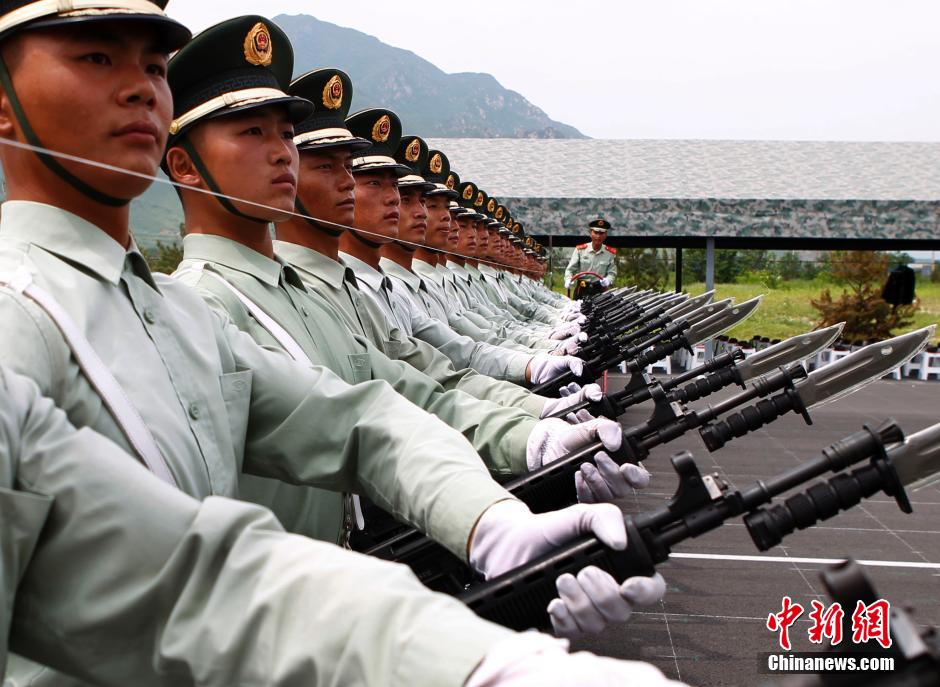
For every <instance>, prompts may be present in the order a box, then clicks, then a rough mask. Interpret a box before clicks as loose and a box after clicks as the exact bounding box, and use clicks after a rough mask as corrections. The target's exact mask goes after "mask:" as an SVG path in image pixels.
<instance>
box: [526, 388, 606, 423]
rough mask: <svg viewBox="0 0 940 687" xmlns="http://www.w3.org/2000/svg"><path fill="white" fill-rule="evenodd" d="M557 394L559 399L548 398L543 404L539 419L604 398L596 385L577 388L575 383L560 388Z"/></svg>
mask: <svg viewBox="0 0 940 687" xmlns="http://www.w3.org/2000/svg"><path fill="white" fill-rule="evenodd" d="M572 387H574V388H572ZM558 394H559V396H561V398H550V399H548V401H547V402H546V403H545V406H544V407H543V408H542V415H541V417H549V416H551V415H557V414H558V413H560V412H561V411H563V410H567V409H568V408H571V407H572V406H576V405H578V404H580V403H584V402H585V401H599V400H601V398H603V396H604V392H603V391H601V388H600V387H599V386H598V385H597V384H585V385H584V386H583V387H581V386H578V384H577V382H571V384H569V385H568V386H563V387H561V389H559V390H558Z"/></svg>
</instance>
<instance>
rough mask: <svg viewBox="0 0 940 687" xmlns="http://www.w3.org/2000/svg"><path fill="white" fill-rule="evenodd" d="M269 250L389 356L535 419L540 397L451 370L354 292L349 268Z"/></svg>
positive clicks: (305, 251)
mask: <svg viewBox="0 0 940 687" xmlns="http://www.w3.org/2000/svg"><path fill="white" fill-rule="evenodd" d="M274 251H275V253H277V255H279V256H281V257H282V258H283V259H284V260H286V261H287V262H288V263H289V264H290V265H291V267H293V268H294V269H296V270H297V272H298V274H300V277H301V279H303V281H304V283H305V284H306V285H307V287H308V288H309V290H310V291H312V292H313V293H315V294H317V295H319V296H321V297H323V298H325V299H327V300H328V301H330V303H331V304H332V305H333V306H334V307H335V309H336V310H338V311H339V312H342V313H344V314H345V317H344V322H345V323H346V324H347V325H348V326H350V327H352V328H353V331H354V332H356V333H362V334H364V335H365V336H366V337H368V338H369V339H370V340H371V341H372V343H374V344H375V345H376V346H378V347H379V349H380V350H382V352H384V353H385V354H386V355H387V356H388V357H389V358H393V359H397V360H403V361H404V362H406V363H408V364H409V365H411V366H412V367H415V368H417V369H418V370H420V371H421V372H424V373H425V374H427V375H428V376H429V377H431V378H432V379H434V380H435V381H437V382H438V383H440V384H441V385H442V386H443V387H444V388H445V389H460V390H461V391H464V392H466V393H468V394H470V395H471V396H474V397H476V398H478V399H481V400H487V401H493V402H494V403H498V404H499V405H503V406H511V407H514V408H521V409H522V410H524V411H525V412H527V413H529V414H530V415H532V416H534V417H540V416H541V413H542V409H543V408H544V407H545V403H546V399H545V398H544V397H542V396H537V395H536V394H531V393H529V392H528V391H526V390H525V389H522V388H521V387H519V386H517V385H515V384H512V383H511V382H504V381H502V380H497V379H492V378H491V377H487V376H486V375H481V374H477V373H476V372H474V371H473V370H470V369H462V370H456V369H454V366H453V364H452V363H451V361H450V359H449V358H448V357H447V356H445V355H444V354H443V353H441V352H440V351H438V350H437V349H436V348H434V347H433V346H431V345H430V344H427V343H425V342H424V341H419V340H416V339H414V338H412V337H408V336H405V335H404V334H403V333H402V332H401V330H399V329H398V328H397V327H396V326H394V325H393V324H392V323H391V322H390V321H389V320H388V318H387V317H386V316H385V315H384V313H383V312H382V311H381V310H380V309H379V307H378V305H377V304H376V303H375V301H374V300H373V299H372V298H371V297H370V296H369V295H366V294H364V293H363V292H362V291H360V290H359V288H358V286H357V284H358V280H357V278H356V277H355V275H353V272H352V270H351V269H350V268H349V267H348V266H346V265H343V264H342V263H339V262H337V261H336V260H333V259H331V258H328V257H327V256H325V255H323V254H322V253H318V252H317V251H315V250H312V249H310V248H305V247H304V246H298V245H296V244H293V243H286V242H284V241H275V242H274Z"/></svg>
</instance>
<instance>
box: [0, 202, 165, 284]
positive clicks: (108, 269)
mask: <svg viewBox="0 0 940 687" xmlns="http://www.w3.org/2000/svg"><path fill="white" fill-rule="evenodd" d="M0 236H4V237H7V238H12V239H16V240H17V241H22V242H23V243H26V244H31V245H34V246H38V247H39V248H42V249H43V250H44V251H47V252H49V253H52V254H53V255H55V256H57V257H59V258H61V259H63V260H65V261H67V262H70V263H72V264H74V265H81V266H82V267H83V268H84V269H85V270H86V271H89V272H92V273H93V274H94V275H95V276H97V277H98V278H99V279H102V280H104V281H106V282H108V283H110V284H112V285H115V286H116V285H117V284H118V282H119V281H120V280H121V273H122V272H123V271H124V262H125V260H127V261H128V262H129V263H130V268H131V270H133V272H134V274H136V275H137V276H138V277H140V278H141V279H142V280H143V281H145V282H146V283H147V284H149V285H150V286H151V287H152V288H153V289H154V290H155V291H156V292H157V293H159V292H160V289H159V288H158V287H157V285H156V283H155V282H154V280H153V276H152V275H151V274H150V269H149V268H148V267H147V262H146V260H144V257H143V255H141V253H140V251H139V250H138V248H137V244H136V242H135V241H134V239H133V237H132V238H131V242H130V246H129V247H128V248H127V250H125V249H124V247H123V246H121V244H119V243H118V242H117V241H115V240H114V239H113V238H111V237H110V236H108V234H106V233H105V232H104V231H103V230H102V229H100V228H99V227H97V226H95V225H94V224H92V223H91V222H88V221H86V220H84V219H82V218H81V217H79V216H78V215H75V214H73V213H71V212H69V211H68V210H63V209H61V208H57V207H55V206H52V205H46V204H45V203H34V202H32V201H26V200H9V201H7V202H5V203H4V204H3V207H2V216H0Z"/></svg>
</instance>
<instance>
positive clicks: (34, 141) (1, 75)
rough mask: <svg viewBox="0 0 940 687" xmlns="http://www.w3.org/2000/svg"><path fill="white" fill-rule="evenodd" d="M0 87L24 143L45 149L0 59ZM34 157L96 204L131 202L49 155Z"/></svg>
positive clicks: (115, 204)
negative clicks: (78, 173) (94, 185)
mask: <svg viewBox="0 0 940 687" xmlns="http://www.w3.org/2000/svg"><path fill="white" fill-rule="evenodd" d="M0 86H2V87H3V90H4V91H5V92H6V94H7V98H9V99H10V107H12V108H13V115H14V116H15V117H16V121H17V122H18V123H19V125H20V129H22V131H23V136H25V137H26V142H27V143H29V144H30V145H31V146H33V147H35V148H45V146H44V145H43V144H42V141H40V140H39V136H37V135H36V132H35V131H34V130H33V127H32V126H31V125H30V123H29V120H28V119H27V118H26V112H25V111H24V110H23V105H22V103H20V99H19V98H18V97H17V95H16V90H15V89H14V88H13V79H12V78H11V77H10V70H9V69H7V65H6V62H4V60H3V58H2V57H0ZM36 156H37V157H38V158H39V159H40V160H41V161H42V163H43V164H44V165H45V166H46V167H47V168H48V169H49V170H51V171H52V172H53V173H54V174H55V175H56V176H58V177H59V178H60V179H62V180H63V181H64V182H66V183H67V184H69V186H71V187H72V188H74V189H75V190H76V191H78V192H79V193H81V194H83V195H85V196H87V197H88V198H91V199H92V200H93V201H95V202H97V203H101V204H102V205H107V206H109V207H114V208H119V207H124V206H125V205H127V204H128V203H130V202H131V199H130V198H126V199H125V198H116V197H115V196H109V195H108V194H107V193H104V192H103V191H99V190H98V189H96V188H94V187H93V186H91V185H89V184H88V183H86V182H84V181H82V180H81V179H79V178H78V177H77V176H75V175H74V174H72V173H71V172H70V171H68V170H67V169H66V168H65V167H63V166H62V164H61V163H60V162H59V161H58V160H57V159H56V158H55V157H53V156H52V155H50V154H49V153H40V152H37V153H36Z"/></svg>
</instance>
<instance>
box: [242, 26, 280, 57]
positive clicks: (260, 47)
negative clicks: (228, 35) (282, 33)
mask: <svg viewBox="0 0 940 687" xmlns="http://www.w3.org/2000/svg"><path fill="white" fill-rule="evenodd" d="M245 59H246V60H247V61H248V63H249V64H253V65H255V66H257V67H269V66H270V65H271V62H272V61H273V59H274V48H273V46H272V45H271V33H270V32H269V31H268V27H267V26H265V25H264V23H263V22H260V21H259V22H258V23H257V24H255V25H254V26H253V27H251V31H249V32H248V35H247V36H245Z"/></svg>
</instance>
